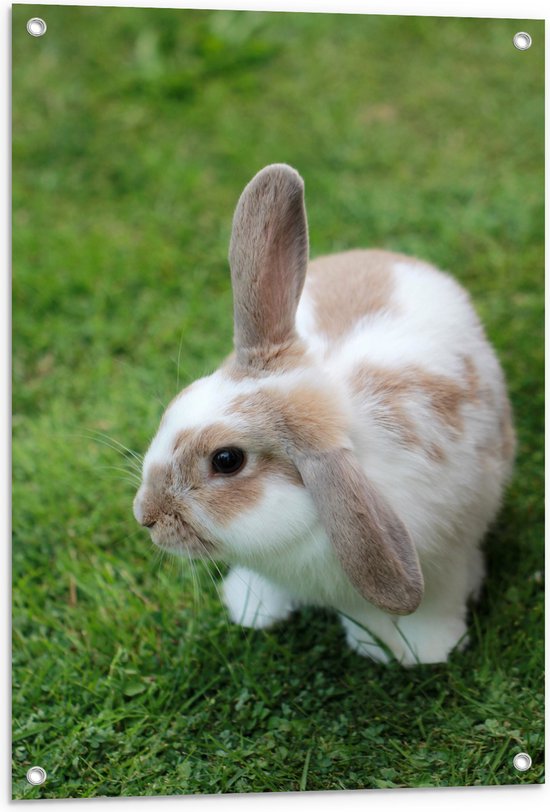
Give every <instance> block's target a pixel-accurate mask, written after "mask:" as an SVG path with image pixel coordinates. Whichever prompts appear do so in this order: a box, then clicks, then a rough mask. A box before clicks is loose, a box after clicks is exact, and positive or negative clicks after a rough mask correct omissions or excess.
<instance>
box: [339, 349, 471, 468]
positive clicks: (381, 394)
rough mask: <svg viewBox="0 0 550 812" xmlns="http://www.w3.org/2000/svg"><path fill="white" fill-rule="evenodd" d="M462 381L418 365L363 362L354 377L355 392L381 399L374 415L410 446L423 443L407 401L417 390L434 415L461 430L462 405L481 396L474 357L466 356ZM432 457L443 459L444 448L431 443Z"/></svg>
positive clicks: (455, 430)
mask: <svg viewBox="0 0 550 812" xmlns="http://www.w3.org/2000/svg"><path fill="white" fill-rule="evenodd" d="M463 363H464V377H463V381H464V382H463V383H459V382H458V381H457V380H455V379H453V378H450V377H448V376H445V375H435V374H433V373H431V372H428V371H427V370H425V369H424V368H422V367H420V366H417V365H409V366H406V367H403V368H402V369H399V370H391V369H386V368H382V367H377V366H374V365H372V364H369V363H363V364H361V366H360V367H359V368H358V369H356V371H355V373H354V374H353V376H352V378H351V387H352V391H353V392H354V394H356V395H368V396H370V397H372V398H374V400H375V402H376V401H377V402H378V409H377V408H376V407H375V408H374V410H373V416H374V419H375V420H376V421H377V422H379V423H380V424H382V425H384V427H386V428H388V429H390V430H391V431H394V432H395V433H396V434H397V435H398V436H399V439H400V442H401V443H402V444H403V445H405V446H409V447H414V446H421V445H422V442H421V439H420V436H419V434H418V432H417V431H416V430H415V425H414V422H413V420H412V418H411V417H410V416H408V415H407V413H406V410H405V401H406V400H407V399H409V398H411V396H413V395H414V393H415V392H419V393H420V394H421V395H423V396H425V397H426V398H427V400H428V403H429V405H430V407H431V409H432V411H433V412H434V414H435V416H436V417H437V418H438V419H439V420H440V422H441V423H443V424H444V425H445V426H447V427H448V428H450V429H452V430H453V432H454V433H455V434H458V433H460V432H461V431H462V429H463V423H464V421H463V415H462V406H463V405H464V404H465V403H473V402H476V400H477V399H478V396H479V395H478V393H479V376H478V374H477V371H476V368H475V365H474V363H473V361H472V359H471V358H469V357H464V359H463ZM425 451H426V453H427V454H428V456H429V457H430V458H431V459H434V460H438V461H442V460H443V458H444V455H443V451H442V449H441V448H440V447H439V446H437V445H436V444H433V443H431V444H430V445H429V447H426V448H425Z"/></svg>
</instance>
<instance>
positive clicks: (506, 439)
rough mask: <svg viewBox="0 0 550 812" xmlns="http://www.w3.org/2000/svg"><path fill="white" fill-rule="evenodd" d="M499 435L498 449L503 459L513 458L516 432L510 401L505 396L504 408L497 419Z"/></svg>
mask: <svg viewBox="0 0 550 812" xmlns="http://www.w3.org/2000/svg"><path fill="white" fill-rule="evenodd" d="M499 428H500V435H501V438H502V442H501V447H500V451H501V454H502V457H503V458H504V459H505V460H513V459H514V456H515V453H516V434H515V431H514V426H513V421H512V408H511V406H510V401H509V400H508V398H505V401H504V410H503V412H502V414H501V416H500V421H499Z"/></svg>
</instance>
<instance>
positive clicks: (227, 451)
mask: <svg viewBox="0 0 550 812" xmlns="http://www.w3.org/2000/svg"><path fill="white" fill-rule="evenodd" d="M244 460H245V458H244V451H241V449H240V448H219V449H218V450H217V451H215V452H214V454H213V456H212V468H213V469H214V471H215V472H216V473H217V474H236V473H237V471H240V470H241V468H242V467H243V465H244Z"/></svg>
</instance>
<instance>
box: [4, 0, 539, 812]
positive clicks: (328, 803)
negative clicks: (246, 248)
mask: <svg viewBox="0 0 550 812" xmlns="http://www.w3.org/2000/svg"><path fill="white" fill-rule="evenodd" d="M25 3H26V0H25ZM26 4H27V5H33V6H36V5H40V4H36V3H26ZM44 5H83V6H84V5H86V6H130V7H163V8H219V9H222V8H228V9H231V8H238V9H243V10H245V9H250V10H257V11H324V12H329V11H330V12H340V13H355V14H357V13H363V14H393V15H427V16H447V17H453V16H456V17H500V18H511V19H513V18H516V19H545V20H547V21H548V19H549V17H550V15H549V14H548V11H547V3H545V2H543V0H522V2H510V0H391V2H357V0H355V2H354V0H342V1H341V2H336V0H331V2H327V1H326V0H295V2H291V1H290V0H287V2H267V1H266V0H264V2H254V1H253V0H252V1H251V0H240V2H235V1H233V2H223V0H213V2H210V3H208V2H202V3H201V2H193V0H187V2H185V0H180V1H179V2H178V1H176V2H170V0H164V1H163V2H161V3H153V2H140V0H134V2H117V0H111V1H110V2H101V0H99V2H91V1H89V0H88V2H86V0H84V1H82V0H81V2H65V1H64V0H57V2H55V3H51V4H44ZM0 7H1V8H2V12H3V13H2V15H0V20H1V23H0V25H1V32H0V43H1V46H2V47H1V52H2V53H3V54H4V65H3V67H4V70H3V71H2V77H3V80H2V82H1V83H0V110H1V111H2V113H3V115H2V121H3V122H6V123H4V125H3V126H2V127H1V128H0V151H1V154H2V158H3V161H2V164H3V167H5V168H6V169H7V168H9V167H10V125H9V124H8V122H10V83H11V80H10V76H11V74H10V70H11V66H10V60H11V46H10V29H11V3H9V2H7V0H0ZM546 64H547V68H546V80H547V81H546V87H547V89H548V86H549V84H548V75H549V72H550V69H549V67H548V66H549V65H550V59H549V58H547V60H546ZM547 92H548V91H547ZM510 104H513V99H510ZM548 141H549V137H548V128H547V145H548ZM547 155H548V151H547ZM10 175H11V172H10V171H8V172H4V171H3V172H1V173H0V182H1V184H2V195H1V196H0V207H1V209H2V216H1V217H0V246H2V245H3V246H4V249H3V250H2V254H3V258H4V263H3V269H4V270H5V272H4V273H2V275H1V282H0V284H1V286H2V287H1V289H0V303H1V310H0V324H1V325H2V330H1V339H0V380H1V381H2V386H1V390H0V415H1V418H2V425H3V426H5V427H9V425H10V424H9V415H10V408H9V404H10V398H9V393H10V391H11V389H10V384H9V381H10V376H11V367H10V354H11V342H10V340H9V324H10V306H9V301H10V282H9V272H8V269H9V267H10V244H11V243H10V239H11V237H10V229H11V218H10V210H11V192H10V185H9V184H10ZM546 216H547V223H548V218H549V215H548V211H547V215H546ZM546 233H547V235H548V228H547V229H546ZM547 250H548V249H547ZM9 434H10V431H9V428H7V429H6V431H2V432H0V450H1V452H2V453H1V454H0V459H1V460H2V466H1V468H0V477H1V481H2V491H1V492H2V494H4V496H5V501H3V502H2V504H3V505H4V506H5V507H2V509H1V514H2V518H3V522H2V524H3V528H4V529H3V533H2V539H3V541H5V543H4V544H2V546H1V551H2V552H1V554H2V559H1V562H0V572H1V573H2V576H1V577H2V578H3V579H4V584H5V588H4V589H2V590H0V594H1V595H2V596H3V598H2V606H3V610H4V611H3V622H2V623H1V625H0V640H1V643H2V646H1V647H0V651H1V652H3V653H4V652H5V653H8V652H9V647H10V612H11V606H10V602H11V579H10V567H11V564H10V554H9V529H10V528H9V512H10V511H9V504H10V502H9V494H10V481H11V473H10V455H9ZM4 517H5V518H4ZM549 570H550V566H549V565H548V564H547V572H546V574H547V576H548V572H549ZM547 617H548V601H547ZM547 638H548V636H547ZM549 648H550V647H549V646H548V642H547V646H546V661H547V664H548V663H549V662H550V651H549ZM1 685H2V689H3V690H2V694H1V696H0V720H1V724H0V730H1V736H2V740H1V743H0V792H1V795H0V803H2V802H3V803H2V806H4V804H9V805H10V806H11V805H12V804H14V805H16V806H19V805H20V804H23V805H27V802H24V801H17V802H11V801H10V795H11V778H10V758H9V752H10V738H9V728H10V713H9V708H10V695H11V688H10V672H9V657H8V656H6V654H3V656H2V683H1ZM548 695H549V691H548V689H547V699H548ZM2 744H3V746H2ZM547 764H548V760H547ZM30 803H32V804H34V803H36V802H35V801H32V802H30ZM121 803H122V804H125V805H127V804H129V803H131V804H134V803H135V804H139V808H140V810H143V812H148V810H157V808H158V805H159V804H162V805H163V807H166V808H168V807H173V806H174V805H175V804H185V807H186V809H189V810H201V811H202V812H206V811H207V810H208V812H210V810H214V811H215V812H216V811H217V812H220V811H221V810H222V809H223V810H226V809H227V810H236V809H239V808H240V807H241V806H244V807H246V808H247V809H249V810H252V809H254V810H255V809H258V808H261V809H265V810H273V809H277V808H279V807H280V806H284V807H285V811H286V810H288V812H293V810H300V812H303V810H310V809H314V810H315V812H321V810H322V811H323V812H324V810H327V812H328V810H333V809H334V807H335V806H337V807H338V808H339V809H341V810H342V812H351V810H353V812H355V810H361V812H364V810H365V809H368V810H369V812H380V811H381V810H383V811H384V812H385V810H388V812H432V810H434V812H436V810H437V812H439V810H440V809H441V808H444V809H445V812H463V810H464V807H465V806H466V807H467V808H468V812H476V810H484V809H485V807H486V806H493V805H494V806H495V807H498V809H499V811H500V810H502V812H519V809H521V808H522V807H523V808H526V809H528V810H529V812H541V811H542V810H543V809H547V808H550V788H549V787H547V786H521V787H520V786H513V787H480V788H471V787H468V788H451V789H430V790H424V789H404V790H365V791H348V792H323V793H320V792H315V793H305V794H300V793H291V794H289V793H282V794H281V793H274V794H269V795H267V794H266V795H238V796H232V795H223V796H216V797H212V796H182V797H179V798H164V797H155V798H150V799H149V798H147V799H145V798H144V799H136V798H131V799H83V800H65V801H53V800H52V801H47V805H48V807H47V808H48V809H49V810H50V809H51V810H52V812H55V810H61V809H65V808H66V807H67V805H68V804H70V805H73V804H77V805H80V806H82V805H84V804H87V805H89V806H92V807H94V808H97V807H99V806H102V805H105V806H107V805H109V806H110V805H112V804H121Z"/></svg>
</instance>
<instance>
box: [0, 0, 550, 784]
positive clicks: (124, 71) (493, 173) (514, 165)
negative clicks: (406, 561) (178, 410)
mask: <svg viewBox="0 0 550 812" xmlns="http://www.w3.org/2000/svg"><path fill="white" fill-rule="evenodd" d="M33 13H37V14H39V15H41V16H45V17H46V19H47V23H48V32H47V35H46V36H45V37H43V38H42V39H34V38H31V37H29V36H28V35H27V34H26V32H25V30H24V24H25V21H26V20H27V19H28V17H30V16H32V14H33ZM13 20H14V43H13V53H14V59H15V67H14V73H13V81H14V139H13V140H14V190H13V199H14V208H13V223H14V237H13V254H14V277H13V308H14V309H13V331H14V332H13V381H14V391H13V437H14V445H13V531H14V547H13V603H14V617H13V662H14V677H13V723H14V724H13V728H14V763H15V766H14V779H13V780H14V796H15V797H17V798H38V797H41V798H61V797H66V796H69V797H82V796H97V795H152V794H181V793H220V792H263V791H281V790H327V789H349V788H363V787H373V788H374V787H377V788H380V787H402V786H411V785H412V786H449V785H463V784H468V785H473V784H517V783H534V782H542V781H543V780H544V777H543V770H544V759H543V616H544V613H543V607H544V603H543V601H544V585H543V574H542V570H543V276H544V274H543V173H542V166H543V125H542V122H543V45H542V43H543V34H544V32H543V24H542V23H539V22H537V23H533V22H528V21H523V22H522V21H518V20H513V21H507V20H494V21H491V20H485V21H482V20H459V19H434V18H431V19H428V18H426V19H423V18H414V17H408V18H392V17H362V18H361V17H346V16H341V15H334V16H325V15H315V14H312V15H305V14H300V15H288V14H264V15H262V14H259V13H241V14H239V13H235V12H193V11H186V12H177V11H176V12H174V11H168V10H160V9H157V10H154V11H151V10H137V9H131V10H130V9H100V8H80V9H74V8H72V9H71V8H62V7H48V8H47V9H41V7H36V11H35V10H34V9H33V7H29V6H19V7H17V6H16V7H15V9H14V14H13ZM522 29H523V30H527V31H529V32H530V33H531V34H532V36H533V42H534V45H533V47H532V48H531V50H530V51H527V52H524V53H521V52H519V51H516V50H515V49H514V48H513V46H512V43H511V39H512V36H513V34H514V33H515V32H516V31H517V30H522ZM273 161H287V162H289V163H291V164H293V165H294V166H296V167H297V168H298V169H299V171H300V172H301V173H302V175H303V176H304V178H305V180H306V184H307V205H308V212H309V219H310V237H311V246H312V254H313V255H317V254H321V253H325V252H329V251H334V250H340V249H343V248H351V247H357V246H380V247H386V248H391V249H396V250H400V251H405V252H410V253H413V254H417V255H420V256H423V257H425V258H427V259H429V260H431V261H433V262H435V263H437V264H439V265H441V266H443V267H445V268H448V269H450V270H452V271H453V273H455V274H456V276H457V277H458V278H459V279H460V280H461V281H462V282H463V283H464V284H465V285H466V286H467V287H468V289H469V290H470V291H471V293H472V295H473V297H474V300H475V303H476V306H477V308H478V310H479V312H480V314H481V316H482V318H483V320H484V322H485V324H486V327H487V330H488V333H489V335H490V338H491V340H492V341H493V343H494V344H495V346H496V348H497V350H498V353H499V356H500V358H501V360H502V363H503V365H504V368H505V370H506V374H507V376H508V379H509V384H510V391H511V397H512V401H513V406H514V411H515V416H516V423H517V430H518V436H519V453H518V460H517V467H516V474H515V478H514V480H513V482H512V484H511V487H510V490H509V494H508V497H507V500H506V503H505V506H504V507H503V510H502V512H501V515H500V518H499V520H498V522H497V524H496V526H495V527H494V529H493V531H492V533H491V535H490V537H489V538H488V541H487V555H488V564H489V577H488V579H487V582H486V588H485V591H484V594H483V598H482V601H481V604H480V606H479V608H478V609H477V610H476V611H475V612H474V613H473V615H472V619H471V624H470V625H471V637H472V642H471V645H470V647H469V648H468V649H467V650H466V651H465V652H463V653H460V654H459V653H456V654H453V655H452V657H451V660H450V662H449V663H448V664H447V665H438V666H421V667H418V668H416V669H413V670H403V669H401V668H400V667H399V666H397V665H390V666H389V667H387V668H384V667H382V666H378V665H376V664H375V663H372V662H369V661H367V660H364V659H362V658H360V657H358V656H357V655H355V654H353V653H351V652H350V651H348V650H347V649H346V647H345V643H344V639H343V633H342V631H341V629H340V627H339V624H338V622H337V620H336V618H335V617H334V616H333V615H332V614H330V613H329V612H320V611H313V610H306V611H303V612H302V613H300V614H298V615H296V616H295V617H293V619H292V620H291V621H290V622H289V623H287V624H286V625H281V626H277V627H276V628H274V629H272V630H269V631H264V632H259V631H258V632H252V631H244V630H242V629H240V628H238V627H236V626H231V625H230V624H229V623H228V622H227V620H226V617H225V614H224V611H223V609H222V607H221V605H220V602H219V599H218V596H217V594H216V582H218V581H219V578H220V576H219V573H218V572H217V571H216V570H215V569H214V568H211V569H208V568H207V567H206V565H200V566H197V570H196V572H195V573H194V572H192V571H191V570H190V569H189V568H188V567H180V564H179V562H176V561H171V560H167V559H164V560H159V559H158V557H155V555H154V553H153V550H152V548H151V544H150V542H149V541H148V539H147V535H146V533H145V532H144V531H142V530H141V529H140V528H138V527H137V526H136V524H135V522H134V519H133V517H132V512H131V502H132V498H133V494H134V489H135V485H134V482H133V477H132V476H131V475H129V474H127V473H126V470H130V471H131V467H130V462H131V457H130V456H129V455H128V454H124V453H123V454H122V455H120V454H118V453H117V451H116V449H113V448H112V446H113V445H116V443H117V442H120V443H123V444H124V445H125V446H128V447H129V448H131V449H135V450H137V451H138V452H143V451H144V450H145V448H146V446H147V443H148V442H149V440H150V438H151V437H152V435H153V434H154V432H155V430H156V428H157V424H158V420H159V417H160V414H161V412H162V404H164V403H167V402H168V401H169V400H170V398H171V397H172V396H173V395H174V394H175V392H176V391H177V388H178V383H179V386H181V385H183V384H184V383H186V382H188V381H191V380H193V379H194V378H195V377H198V376H200V375H202V374H204V373H205V372H208V371H211V370H213V369H214V368H215V367H216V365H217V364H218V363H219V361H220V360H221V359H222V358H223V357H224V355H225V354H226V353H227V352H228V351H229V350H230V347H231V334H232V324H231V291H230V284H229V274H228V268H227V263H226V252H227V243H228V238H229V231H230V225H231V217H232V211H233V207H234V205H235V202H236V200H237V197H238V195H239V193H240V191H241V189H242V187H243V185H244V184H245V183H246V182H247V181H248V179H249V178H250V177H251V176H252V174H253V173H254V172H255V171H257V170H258V169H259V168H260V167H261V166H262V165H264V164H266V163H270V162H273ZM178 358H179V368H178ZM111 438H112V439H111ZM119 468H120V469H122V470H117V469H119ZM522 750H523V751H527V752H529V753H530V754H531V756H532V759H533V767H532V769H531V770H530V771H529V772H527V773H525V774H519V773H517V772H516V771H515V770H514V769H513V767H512V765H511V760H512V757H513V755H514V754H515V753H516V752H519V751H522ZM33 764H40V765H42V766H43V767H44V768H45V769H46V770H47V772H48V780H47V783H46V784H45V785H44V786H43V787H42V788H31V787H30V785H28V784H27V783H26V781H25V773H26V770H27V769H28V767H29V766H31V765H33Z"/></svg>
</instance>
